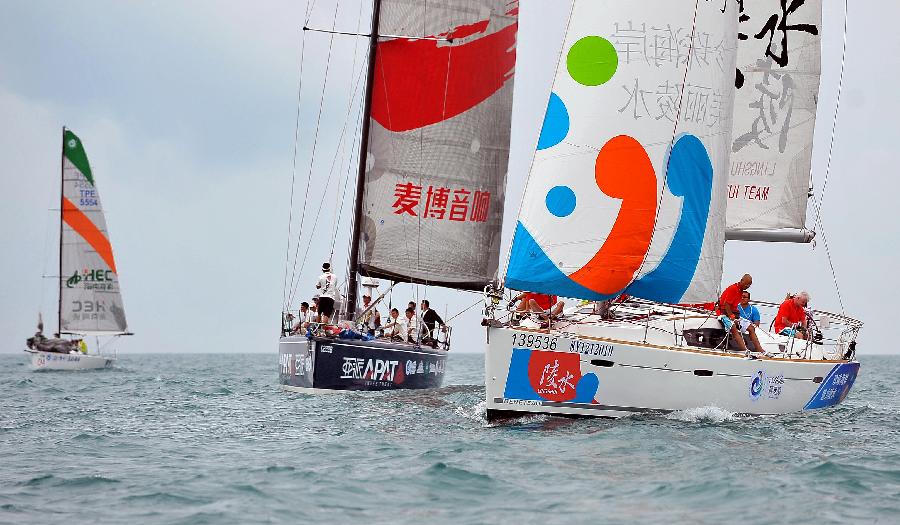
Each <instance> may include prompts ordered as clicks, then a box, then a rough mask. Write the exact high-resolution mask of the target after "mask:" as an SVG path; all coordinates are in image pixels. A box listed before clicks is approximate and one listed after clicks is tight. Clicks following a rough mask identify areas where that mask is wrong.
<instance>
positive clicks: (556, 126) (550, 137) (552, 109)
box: [537, 93, 569, 150]
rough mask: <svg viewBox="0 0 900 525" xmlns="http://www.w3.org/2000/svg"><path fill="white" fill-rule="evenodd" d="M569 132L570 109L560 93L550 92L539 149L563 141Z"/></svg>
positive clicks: (550, 146)
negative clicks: (560, 96)
mask: <svg viewBox="0 0 900 525" xmlns="http://www.w3.org/2000/svg"><path fill="white" fill-rule="evenodd" d="M568 134H569V110H568V109H566V104H565V103H564V102H563V101H562V99H561V98H559V95H557V94H556V93H550V102H548V103H547V113H546V114H545V115H544V126H543V127H542V128H541V138H540V139H538V145H537V149H538V150H542V149H547V148H552V147H553V146H556V145H557V144H559V143H560V142H562V141H563V139H564V138H566V135H568Z"/></svg>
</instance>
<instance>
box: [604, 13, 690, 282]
mask: <svg viewBox="0 0 900 525" xmlns="http://www.w3.org/2000/svg"><path fill="white" fill-rule="evenodd" d="M699 11H700V0H695V2H694V20H693V22H692V23H691V37H690V38H691V43H690V45H689V46H688V54H687V60H686V62H685V66H684V77H682V80H681V92H680V93H679V94H678V111H676V112H675V125H674V126H673V127H672V140H671V141H670V142H669V153H671V152H672V148H673V147H675V138H676V137H677V136H678V123H679V121H680V120H681V109H682V108H683V107H684V90H685V88H686V87H687V78H688V72H690V70H691V61H692V60H693V59H694V35H696V34H697V13H698V12H699ZM671 162H672V155H671V154H670V155H668V156H667V157H666V171H665V173H664V174H663V181H662V191H660V192H659V199H658V200H657V202H656V216H655V217H654V218H653V232H654V234H653V235H652V236H651V237H650V243H651V244H652V243H653V237H655V236H656V235H655V233H656V228H657V226H658V224H659V215H660V214H659V209H660V208H661V207H662V202H663V198H664V197H665V195H666V185H667V184H668V182H669V165H670V163H671ZM701 250H702V247H701ZM649 255H650V250H649V249H648V250H647V253H645V254H644V258H643V260H641V265H640V266H638V269H637V270H636V271H635V272H634V275H633V276H632V279H631V282H630V283H629V284H628V285H627V286H626V287H625V289H624V290H622V292H621V293H623V294H624V293H628V289H629V288H630V287H631V285H632V284H634V283H635V282H637V280H638V279H639V278H640V277H639V276H640V274H641V271H642V270H643V269H644V265H645V264H646V263H647V259H648V257H649Z"/></svg>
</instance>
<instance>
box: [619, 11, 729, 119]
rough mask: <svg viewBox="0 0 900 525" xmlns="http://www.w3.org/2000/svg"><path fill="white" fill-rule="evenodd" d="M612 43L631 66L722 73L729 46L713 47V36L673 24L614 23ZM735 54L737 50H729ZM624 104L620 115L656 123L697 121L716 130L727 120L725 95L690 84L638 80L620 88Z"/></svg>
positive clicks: (714, 43) (708, 88) (705, 87)
mask: <svg viewBox="0 0 900 525" xmlns="http://www.w3.org/2000/svg"><path fill="white" fill-rule="evenodd" d="M610 41H611V42H612V43H613V45H614V46H615V48H616V52H617V54H618V56H619V57H620V58H619V60H620V61H622V62H624V63H626V64H631V63H633V62H636V61H643V62H644V63H646V64H647V65H649V66H652V67H655V68H662V67H674V68H683V67H685V66H686V65H687V64H688V62H690V65H691V67H712V66H715V67H718V68H719V69H720V70H722V69H723V68H724V64H725V63H726V61H727V53H728V52H729V51H730V49H729V46H728V45H727V44H726V42H724V40H722V39H719V41H718V42H715V41H714V40H713V38H712V36H711V35H710V33H707V32H704V31H699V30H698V31H692V30H691V28H677V27H673V26H671V25H667V26H666V27H656V26H653V25H649V26H648V24H646V23H637V22H635V21H633V20H629V21H627V22H624V23H620V22H616V23H615V24H614V30H613V33H612V35H611V37H610ZM731 49H733V46H732V47H731ZM622 93H623V94H622V99H623V101H624V102H623V104H622V106H621V107H619V113H623V114H630V115H631V117H632V118H634V119H635V120H639V119H641V118H653V119H656V120H662V119H665V120H668V121H669V122H675V121H676V119H677V120H679V121H680V122H695V123H698V124H702V125H706V126H707V127H710V128H712V127H715V126H717V125H719V124H720V122H721V121H722V120H723V119H727V118H728V117H727V116H726V115H723V113H722V108H723V104H724V103H725V102H727V100H726V97H724V96H723V93H722V92H721V91H720V90H718V89H714V88H712V87H710V86H704V85H699V84H696V83H692V82H685V83H673V82H669V81H666V82H665V83H662V84H659V85H645V83H642V82H641V79H640V78H638V77H635V78H634V80H633V81H630V80H629V81H628V83H623V84H622Z"/></svg>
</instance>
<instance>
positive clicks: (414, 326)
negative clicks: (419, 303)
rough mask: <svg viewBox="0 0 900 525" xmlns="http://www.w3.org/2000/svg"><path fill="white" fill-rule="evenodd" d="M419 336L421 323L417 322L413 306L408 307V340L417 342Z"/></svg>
mask: <svg viewBox="0 0 900 525" xmlns="http://www.w3.org/2000/svg"><path fill="white" fill-rule="evenodd" d="M418 336H419V325H418V323H417V322H416V311H415V310H414V309H412V308H407V309H406V340H407V341H409V342H410V343H415V342H416V338H417V337H418Z"/></svg>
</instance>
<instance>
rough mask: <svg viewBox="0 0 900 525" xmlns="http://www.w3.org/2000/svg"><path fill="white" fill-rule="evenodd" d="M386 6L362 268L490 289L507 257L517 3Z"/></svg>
mask: <svg viewBox="0 0 900 525" xmlns="http://www.w3.org/2000/svg"><path fill="white" fill-rule="evenodd" d="M381 5H382V7H381V17H380V23H379V27H378V33H379V34H381V35H391V37H384V38H381V39H380V41H379V43H378V47H377V51H376V55H375V80H374V83H373V86H372V90H373V91H372V109H371V128H370V135H369V146H368V152H367V166H366V168H367V171H366V178H365V189H364V195H363V218H362V225H361V226H362V238H361V241H360V242H361V246H360V261H359V262H360V267H361V273H363V274H365V275H370V276H373V277H384V278H389V279H392V280H396V281H414V282H423V283H430V284H437V285H443V286H450V287H455V288H472V289H479V290H480V289H482V288H483V287H484V285H485V283H487V282H488V281H490V280H492V279H494V278H496V275H497V266H498V260H499V250H500V229H501V223H502V218H503V202H504V197H505V186H506V172H507V161H508V156H509V138H510V121H511V116H512V94H513V72H514V67H515V60H516V53H515V51H516V31H517V29H518V26H517V20H518V6H517V2H510V1H508V0H428V1H425V0H384V1H383V2H382V3H381ZM407 36H408V37H419V38H403V37H407ZM423 37H424V38H423Z"/></svg>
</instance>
